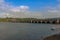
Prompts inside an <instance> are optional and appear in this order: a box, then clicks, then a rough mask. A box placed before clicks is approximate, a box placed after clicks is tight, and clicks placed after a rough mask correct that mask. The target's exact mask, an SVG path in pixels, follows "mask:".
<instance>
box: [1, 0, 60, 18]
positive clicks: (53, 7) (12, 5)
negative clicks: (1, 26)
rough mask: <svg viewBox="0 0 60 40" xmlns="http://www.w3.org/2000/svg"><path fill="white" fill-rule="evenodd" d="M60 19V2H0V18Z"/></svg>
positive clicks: (56, 0)
mask: <svg viewBox="0 0 60 40" xmlns="http://www.w3.org/2000/svg"><path fill="white" fill-rule="evenodd" d="M6 16H8V17H19V18H26V17H28V18H31V17H32V18H56V17H60V0H0V17H6Z"/></svg>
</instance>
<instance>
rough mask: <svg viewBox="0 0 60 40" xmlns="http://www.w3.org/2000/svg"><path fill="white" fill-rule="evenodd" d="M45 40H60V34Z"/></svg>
mask: <svg viewBox="0 0 60 40" xmlns="http://www.w3.org/2000/svg"><path fill="white" fill-rule="evenodd" d="M44 40H60V34H56V35H52V36H49V37H46V38H44Z"/></svg>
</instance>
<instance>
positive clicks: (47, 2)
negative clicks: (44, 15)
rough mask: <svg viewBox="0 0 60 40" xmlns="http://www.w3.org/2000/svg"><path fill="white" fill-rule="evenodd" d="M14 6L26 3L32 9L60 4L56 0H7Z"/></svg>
mask: <svg viewBox="0 0 60 40" xmlns="http://www.w3.org/2000/svg"><path fill="white" fill-rule="evenodd" d="M6 2H7V3H10V4H12V5H14V6H20V5H26V6H29V7H30V10H39V11H40V10H41V8H42V7H46V6H56V5H57V4H59V2H57V1H56V0H6Z"/></svg>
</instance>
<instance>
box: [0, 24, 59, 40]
mask: <svg viewBox="0 0 60 40" xmlns="http://www.w3.org/2000/svg"><path fill="white" fill-rule="evenodd" d="M51 26H56V24H55V25H54V24H32V23H0V40H42V39H43V38H44V37H46V36H49V35H53V34H56V33H59V31H60V30H55V31H52V30H50V29H51ZM59 26H60V25H59Z"/></svg>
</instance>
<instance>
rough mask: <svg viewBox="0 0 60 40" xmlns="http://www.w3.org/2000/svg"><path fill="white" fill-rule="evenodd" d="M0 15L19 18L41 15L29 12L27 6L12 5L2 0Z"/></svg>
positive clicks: (0, 2) (40, 15)
mask: <svg viewBox="0 0 60 40" xmlns="http://www.w3.org/2000/svg"><path fill="white" fill-rule="evenodd" d="M0 11H1V13H0V17H19V18H30V17H32V18H33V17H34V18H37V16H39V18H41V17H42V14H41V13H33V12H32V13H31V12H30V11H29V6H24V5H20V6H16V7H15V6H13V5H9V4H8V3H6V2H5V1H4V0H0Z"/></svg>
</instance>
